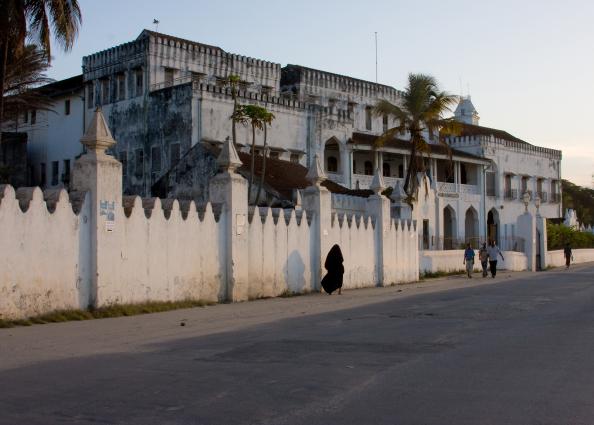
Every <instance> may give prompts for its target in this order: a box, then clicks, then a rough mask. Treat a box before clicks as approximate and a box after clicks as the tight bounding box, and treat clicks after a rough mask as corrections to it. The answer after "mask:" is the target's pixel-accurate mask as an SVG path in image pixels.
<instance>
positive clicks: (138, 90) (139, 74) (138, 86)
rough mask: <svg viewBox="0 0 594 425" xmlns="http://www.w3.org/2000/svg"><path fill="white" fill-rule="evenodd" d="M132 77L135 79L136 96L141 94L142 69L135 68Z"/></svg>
mask: <svg viewBox="0 0 594 425" xmlns="http://www.w3.org/2000/svg"><path fill="white" fill-rule="evenodd" d="M134 77H135V79H136V96H142V89H143V82H142V69H137V70H136V71H134Z"/></svg>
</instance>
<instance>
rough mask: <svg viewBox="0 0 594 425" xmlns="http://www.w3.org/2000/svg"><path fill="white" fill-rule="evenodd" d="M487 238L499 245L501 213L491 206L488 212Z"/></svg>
mask: <svg viewBox="0 0 594 425" xmlns="http://www.w3.org/2000/svg"><path fill="white" fill-rule="evenodd" d="M487 238H488V239H489V240H490V241H491V240H493V241H495V243H497V245H499V213H498V212H497V210H496V209H495V208H491V209H490V210H489V213H488V214H487Z"/></svg>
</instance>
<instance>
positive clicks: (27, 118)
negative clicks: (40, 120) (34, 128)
mask: <svg viewBox="0 0 594 425" xmlns="http://www.w3.org/2000/svg"><path fill="white" fill-rule="evenodd" d="M23 122H24V123H25V124H27V123H28V122H29V111H25V112H23Z"/></svg>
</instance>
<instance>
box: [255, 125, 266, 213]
mask: <svg viewBox="0 0 594 425" xmlns="http://www.w3.org/2000/svg"><path fill="white" fill-rule="evenodd" d="M267 128H268V125H267V124H266V123H264V158H262V176H261V177H260V184H259V185H258V192H257V194H256V202H255V205H256V206H258V202H260V192H261V191H262V186H264V176H265V175H266V138H267V131H266V129H267Z"/></svg>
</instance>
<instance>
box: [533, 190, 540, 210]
mask: <svg viewBox="0 0 594 425" xmlns="http://www.w3.org/2000/svg"><path fill="white" fill-rule="evenodd" d="M534 205H536V215H540V196H538V193H537V194H536V198H534Z"/></svg>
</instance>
